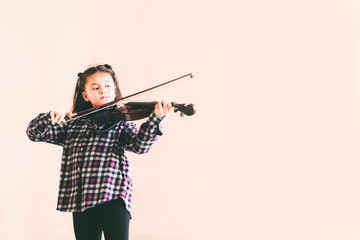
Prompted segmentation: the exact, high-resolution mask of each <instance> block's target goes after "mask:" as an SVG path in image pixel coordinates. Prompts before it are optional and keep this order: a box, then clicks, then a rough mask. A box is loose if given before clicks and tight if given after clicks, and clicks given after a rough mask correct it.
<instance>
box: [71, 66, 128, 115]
mask: <svg viewBox="0 0 360 240" xmlns="http://www.w3.org/2000/svg"><path fill="white" fill-rule="evenodd" d="M97 72H107V73H110V75H111V77H112V79H113V80H114V86H115V99H119V98H122V95H121V92H120V88H119V83H118V80H117V78H116V76H115V72H114V71H113V70H112V67H111V66H110V65H109V64H104V65H97V66H95V67H89V68H88V69H86V70H85V71H84V72H82V73H81V72H80V73H78V77H79V78H78V80H77V83H76V87H75V93H74V98H73V107H72V110H71V111H72V112H80V111H83V110H86V109H89V108H92V107H93V106H92V105H91V103H90V102H87V101H85V99H84V98H83V96H82V93H83V92H84V91H85V84H86V78H87V77H88V76H90V75H92V74H95V73H97Z"/></svg>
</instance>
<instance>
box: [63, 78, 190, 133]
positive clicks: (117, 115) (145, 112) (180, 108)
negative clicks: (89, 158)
mask: <svg viewBox="0 0 360 240" xmlns="http://www.w3.org/2000/svg"><path fill="white" fill-rule="evenodd" d="M185 77H190V78H193V77H194V75H193V74H191V73H189V74H186V75H184V76H181V77H178V78H176V79H173V80H170V81H168V82H165V83H162V84H159V85H157V86H154V87H151V88H148V89H145V90H143V91H140V92H137V93H134V94H131V95H129V96H126V97H123V98H120V99H116V100H114V101H112V102H109V103H107V104H104V105H102V106H99V107H97V108H90V109H87V110H84V111H80V112H78V113H72V114H71V116H70V120H69V121H72V120H75V119H78V118H81V117H84V116H87V117H88V118H90V119H93V120H94V122H95V127H97V126H102V125H111V126H110V127H108V128H106V131H107V130H109V129H111V128H112V127H113V126H115V124H116V123H118V122H119V121H136V120H139V119H143V118H146V117H148V116H149V115H150V114H151V113H152V112H153V111H154V109H155V105H156V104H157V103H158V102H156V101H153V102H124V100H125V99H129V98H132V97H134V96H136V95H139V94H142V93H145V92H148V91H150V90H153V89H156V88H159V87H161V86H164V85H167V84H170V83H173V82H175V81H178V80H180V79H182V78H185ZM171 105H172V106H173V107H174V112H180V116H181V117H182V116H184V115H187V116H191V115H193V114H195V112H196V110H195V106H194V105H193V104H187V105H186V104H178V103H176V102H171Z"/></svg>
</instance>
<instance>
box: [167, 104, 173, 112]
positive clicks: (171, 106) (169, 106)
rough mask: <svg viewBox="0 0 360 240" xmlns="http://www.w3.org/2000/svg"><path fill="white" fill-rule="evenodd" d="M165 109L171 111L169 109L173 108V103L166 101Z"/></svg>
mask: <svg viewBox="0 0 360 240" xmlns="http://www.w3.org/2000/svg"><path fill="white" fill-rule="evenodd" d="M166 106H167V109H168V111H171V109H172V108H173V105H172V104H171V103H167V105H166Z"/></svg>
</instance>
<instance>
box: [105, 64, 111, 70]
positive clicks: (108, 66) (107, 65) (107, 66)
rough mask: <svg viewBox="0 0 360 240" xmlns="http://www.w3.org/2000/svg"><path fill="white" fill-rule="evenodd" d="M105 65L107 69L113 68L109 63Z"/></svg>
mask: <svg viewBox="0 0 360 240" xmlns="http://www.w3.org/2000/svg"><path fill="white" fill-rule="evenodd" d="M104 67H106V68H107V69H111V70H112V67H111V66H110V65H109V64H104Z"/></svg>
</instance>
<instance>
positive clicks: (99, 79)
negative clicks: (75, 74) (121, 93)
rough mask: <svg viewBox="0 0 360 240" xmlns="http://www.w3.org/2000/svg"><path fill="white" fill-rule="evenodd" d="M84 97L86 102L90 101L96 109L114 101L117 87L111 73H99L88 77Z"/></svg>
mask: <svg viewBox="0 0 360 240" xmlns="http://www.w3.org/2000/svg"><path fill="white" fill-rule="evenodd" d="M82 96H83V98H84V99H85V101H87V102H89V101H90V103H91V104H92V106H93V107H95V108H96V107H99V106H101V105H103V104H106V103H109V102H111V101H114V100H115V86H114V80H113V78H112V77H111V75H110V73H107V72H97V73H94V74H92V75H90V76H88V77H87V78H86V84H85V91H84V92H83V93H82Z"/></svg>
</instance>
